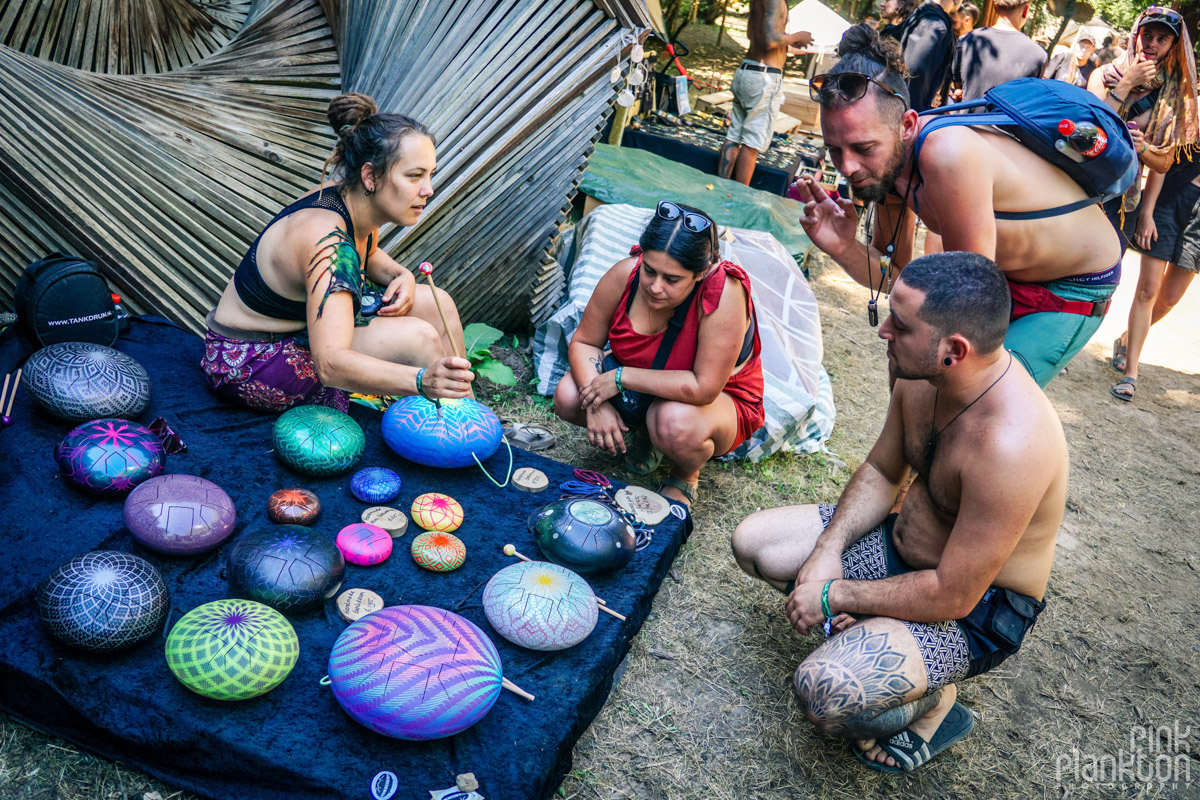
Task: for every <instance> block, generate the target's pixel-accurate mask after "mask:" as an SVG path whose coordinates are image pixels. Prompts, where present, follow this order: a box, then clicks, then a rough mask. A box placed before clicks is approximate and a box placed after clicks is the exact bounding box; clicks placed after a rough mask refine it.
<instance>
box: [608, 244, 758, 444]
mask: <svg viewBox="0 0 1200 800" xmlns="http://www.w3.org/2000/svg"><path fill="white" fill-rule="evenodd" d="M641 253H642V249H641V248H640V247H637V246H635V247H634V248H633V249H632V250H631V251H630V255H635V256H641ZM641 265H642V259H641V258H640V257H639V258H638V261H637V263H636V264H634V266H633V269H632V270H630V272H629V279H628V280H627V281H626V282H625V291H624V292H622V293H621V300H620V302H618V303H617V308H616V310H615V311H613V315H612V319H611V320H610V321H609V325H608V344H609V347H610V348H611V349H612V354H613V358H615V359H616V360H617V363H619V364H621V365H622V366H626V367H635V368H641V369H650V368H651V367H652V366H653V364H654V356H655V355H656V354H657V353H658V346H659V343H660V342H661V341H662V337H663V334H664V333H665V332H666V331H663V332H660V333H656V334H653V335H651V336H647V335H645V334H641V333H638V332H637V331H635V330H634V329H633V323H631V322H630V321H629V314H628V313H627V312H626V308H627V306H628V305H629V290H630V287H631V286H632V285H633V279H634V276H636V275H637V271H638V269H639V268H640V267H641ZM726 275H729V276H731V277H733V278H735V279H736V280H738V281H741V284H742V287H743V288H744V289H745V290H746V313H747V314H748V315H749V317H750V319H751V320H752V322H753V325H754V348H753V351H752V352H751V354H750V357H749V358H748V359H747V360H746V362H745V365H744V366H743V367H742V369H741V370H739V371H738V372H736V373H735V374H733V375H731V376H730V377H729V380H728V381H726V382H725V387H724V388H723V389H722V390H721V391H723V392H724V393H725V394H727V395H729V396H730V398H732V400H733V405H734V408H735V409H736V410H737V436H736V437H735V438H734V441H733V444H732V445H730V447H729V449H730V450H733V449H734V448H735V447H737V446H738V445H740V444H741V443H742V442H744V441H746V440H747V439H748V438H750V436H751V434H753V433H754V432H755V431H756V430H758V429H759V428H761V427H762V424H763V420H764V419H765V418H766V412H765V411H764V409H763V374H762V342H761V341H760V339H759V336H758V321H757V319H755V316H754V301H753V300H752V299H751V298H750V276H749V275H747V274H746V271H745V270H743V269H742V268H741V267H739V266H738V265H737V264H734V263H732V262H730V261H722V262H721V263H720V264H718V265H717V267H716V268H715V269H714V270H713V271H712V272H710V273H709V275H708V276H707V277H706V278H704V280H703V281H702V282H701V284H700V291H699V292H697V295H698V300H699V302H693V303H692V306H691V308H689V309H688V312H687V316H686V317H685V318H684V321H683V327H682V328H681V329H680V331H679V338H677V339H676V340H675V346H674V347H673V348H672V350H671V355H670V357H668V358H667V365H666V367H664V369H684V370H691V369H692V368H693V366H694V365H695V363H696V344H697V340H698V336H699V333H700V307H703V309H704V313H705V314H706V315H707V314H711V313H712V312H714V311H716V309H717V305H718V304H720V302H721V294H722V292H724V291H725V276H726ZM717 455H723V454H721V453H718V454H717Z"/></svg>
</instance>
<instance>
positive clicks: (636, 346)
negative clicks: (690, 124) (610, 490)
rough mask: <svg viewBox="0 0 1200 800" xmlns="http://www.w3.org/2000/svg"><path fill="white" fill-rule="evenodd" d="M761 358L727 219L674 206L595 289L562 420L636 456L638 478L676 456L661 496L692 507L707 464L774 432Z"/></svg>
mask: <svg viewBox="0 0 1200 800" xmlns="http://www.w3.org/2000/svg"><path fill="white" fill-rule="evenodd" d="M606 348H608V349H607V351H606ZM761 350H762V346H761V344H760V342H759V337H758V324H757V321H756V319H755V315H754V303H753V302H752V301H751V299H750V278H749V276H747V275H746V273H745V271H744V270H742V268H741V267H739V266H737V265H735V264H732V263H730V262H729V261H722V260H721V250H720V246H719V242H718V239H717V226H716V223H715V222H713V221H712V218H710V217H709V216H708V215H707V214H705V213H704V212H703V211H700V210H699V209H696V208H692V207H691V206H685V205H683V204H682V203H673V202H671V201H669V200H664V201H662V202H660V203H659V204H658V209H657V210H656V211H655V213H654V216H653V217H651V219H650V222H649V223H648V224H647V225H646V229H645V230H644V231H643V232H642V236H641V239H640V242H639V244H638V245H636V246H634V248H633V249H632V250H631V251H630V256H629V258H625V259H622V260H620V261H618V262H617V263H616V265H615V266H613V268H612V269H610V270H609V271H608V272H607V273H606V274H605V275H604V277H603V278H601V279H600V282H599V283H598V284H597V285H596V290H595V292H593V293H592V297H591V299H590V300H589V301H588V304H587V308H586V309H584V312H583V318H582V319H581V320H580V322H579V327H578V328H577V329H576V331H575V334H574V336H572V337H571V344H570V346H569V347H568V349H567V358H568V360H569V361H570V371H569V372H568V373H567V374H566V375H565V376H563V379H562V380H561V381H560V382H559V384H558V388H557V389H556V390H555V392H554V413H555V414H557V415H558V416H559V417H561V418H563V419H564V420H566V421H567V422H570V423H572V424H575V425H579V426H581V427H586V428H587V431H588V441H589V442H590V443H591V444H592V445H594V446H596V447H600V448H602V449H604V450H607V451H608V452H610V453H613V454H614V455H616V454H618V453H625V468H626V469H628V470H629V471H630V472H633V473H635V474H638V475H649V474H651V473H652V472H654V471H655V469H657V468H658V464H659V462H660V461H661V460H662V458H663V456H664V455H665V456H666V457H667V458H669V459H670V460H671V464H672V468H671V475H670V477H668V478H667V479H666V480H664V481H663V483H662V485H661V486H660V487H659V492H661V493H662V494H664V495H667V496H669V497H670V498H671V499H673V500H676V501H680V502H683V503H686V504H687V505H689V506H690V505H691V504H692V503H693V502H695V500H696V490H697V484H698V482H699V479H700V469H701V467H703V466H704V464H705V463H706V462H707V461H708V460H709V459H710V458H712V457H713V456H720V455H724V454H725V453H728V452H729V451H731V450H733V449H734V448H735V447H737V446H738V445H739V444H741V443H742V442H744V441H745V440H746V439H747V438H749V437H750V435H751V434H752V433H754V431H756V430H758V429H759V428H760V427H761V426H762V424H763V419H764V416H765V412H764V410H763V375H762V360H761V358H760V355H759V354H760V351H761ZM630 429H633V430H634V445H633V447H631V448H630V449H629V450H628V451H626V448H625V437H624V435H623V434H624V432H625V431H628V430H630Z"/></svg>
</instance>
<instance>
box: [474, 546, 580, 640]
mask: <svg viewBox="0 0 1200 800" xmlns="http://www.w3.org/2000/svg"><path fill="white" fill-rule="evenodd" d="M483 613H484V614H486V615H487V618H488V622H490V623H491V624H492V627H493V628H495V629H496V632H497V633H499V634H500V635H501V636H503V637H504V638H505V639H508V640H509V641H510V642H512V643H513V644H519V645H521V646H522V647H528V648H530V649H532V650H564V649H566V648H568V647H573V646H574V645H577V644H579V643H580V642H582V641H583V640H584V639H586V638H587V637H588V634H590V633H591V632H592V629H593V628H595V627H596V618H597V617H599V616H600V611H599V607H598V604H597V603H596V595H594V594H592V587H590V586H588V584H587V581H585V580H584V579H583V578H581V577H579V575H577V574H575V573H574V572H572V571H571V570H569V569H567V568H566V567H560V566H559V565H557V564H549V563H546V562H542V561H533V562H521V563H519V564H513V565H512V566H510V567H505V568H504V569H502V570H500V571H499V572H497V573H496V574H495V575H493V576H492V579H491V580H490V581H488V583H487V586H485V587H484V589H483Z"/></svg>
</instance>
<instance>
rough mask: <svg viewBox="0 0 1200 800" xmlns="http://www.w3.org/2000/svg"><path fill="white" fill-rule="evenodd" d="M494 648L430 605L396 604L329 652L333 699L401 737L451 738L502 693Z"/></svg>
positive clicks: (349, 631)
mask: <svg viewBox="0 0 1200 800" xmlns="http://www.w3.org/2000/svg"><path fill="white" fill-rule="evenodd" d="M501 680H502V670H501V664H500V654H499V653H497V652H496V647H495V645H493V644H492V642H491V640H490V639H488V637H487V636H486V635H485V634H484V632H483V631H481V630H480V629H479V628H478V627H477V626H476V625H475V624H474V623H472V622H470V621H469V620H466V619H464V618H462V617H460V616H459V615H458V614H455V613H453V612H452V611H445V610H443V609H440V608H431V607H430V606H391V607H389V608H384V609H382V610H380V611H376V612H375V613H374V614H368V615H367V616H365V617H363V618H362V619H360V620H358V621H357V622H355V623H353V624H352V625H350V627H348V628H346V630H344V631H342V634H341V636H339V637H338V638H337V641H336V642H334V644H333V651H332V652H331V653H330V654H329V681H330V686H331V687H332V689H333V696H334V697H335V698H337V701H338V703H340V704H341V706H342V708H344V709H345V710H346V713H348V714H349V715H350V716H351V717H353V718H354V719H356V720H357V721H358V722H360V723H362V724H363V725H365V726H367V727H368V728H370V729H371V730H373V731H375V732H376V733H382V734H383V735H384V736H393V737H396V738H397V739H412V740H426V739H439V738H442V737H444V736H453V735H454V734H456V733H459V732H461V731H464V730H466V729H467V728H469V727H471V726H472V725H474V724H475V723H476V722H478V721H479V720H481V719H483V717H484V716H485V715H486V714H487V713H488V711H490V710H491V708H492V705H493V704H495V702H496V698H497V697H498V696H499V695H500V683H501Z"/></svg>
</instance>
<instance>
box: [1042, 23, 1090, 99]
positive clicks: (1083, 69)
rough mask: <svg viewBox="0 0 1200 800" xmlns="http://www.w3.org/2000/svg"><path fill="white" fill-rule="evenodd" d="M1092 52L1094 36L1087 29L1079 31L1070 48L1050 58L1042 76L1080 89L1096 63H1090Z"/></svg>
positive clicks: (1085, 84)
mask: <svg viewBox="0 0 1200 800" xmlns="http://www.w3.org/2000/svg"><path fill="white" fill-rule="evenodd" d="M1094 52H1096V37H1095V36H1093V35H1092V34H1090V33H1088V32H1087V31H1080V32H1079V35H1078V36H1076V37H1075V43H1074V44H1073V45H1071V49H1070V50H1066V51H1064V52H1062V53H1059V54H1058V55H1056V56H1055V57H1054V58H1052V59H1050V61H1049V62H1048V63H1047V64H1046V72H1045V73H1044V75H1043V76H1042V77H1045V78H1052V79H1054V80H1056V81H1066V82H1067V83H1070V84H1074V85H1075V86H1078V87H1080V88H1081V89H1086V88H1087V83H1088V78H1090V77H1092V70H1094V69H1096V65H1095V64H1093V63H1092V53H1094Z"/></svg>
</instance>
